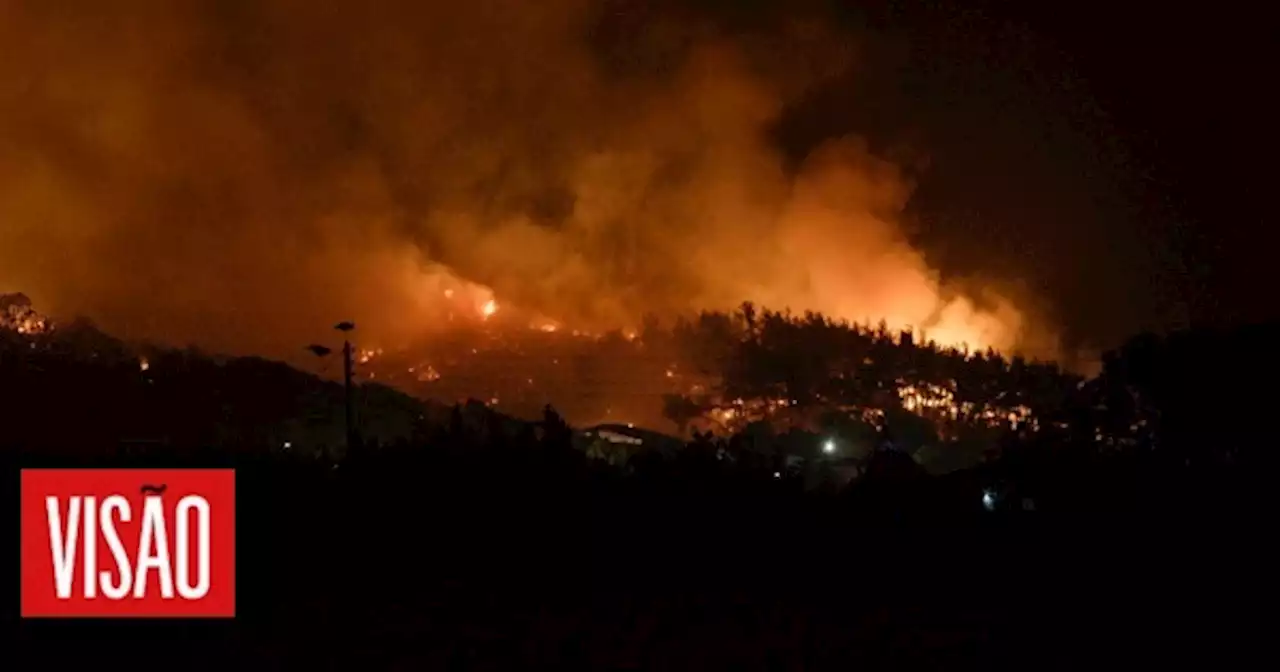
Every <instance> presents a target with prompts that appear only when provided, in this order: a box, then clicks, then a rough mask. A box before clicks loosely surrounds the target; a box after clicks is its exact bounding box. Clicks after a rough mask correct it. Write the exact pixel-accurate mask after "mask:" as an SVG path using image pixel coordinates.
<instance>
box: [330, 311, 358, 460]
mask: <svg viewBox="0 0 1280 672" xmlns="http://www.w3.org/2000/svg"><path fill="white" fill-rule="evenodd" d="M355 328H356V325H355V324H354V323H352V322H340V323H338V325H337V326H335V327H334V329H337V330H338V331H341V332H342V333H343V338H342V388H343V392H344V395H343V396H344V399H343V402H344V404H345V406H346V409H345V410H346V421H347V456H351V455H352V454H353V453H354V452H355V449H356V444H357V443H358V442H359V435H358V433H357V432H356V420H355V415H356V413H355V400H354V398H353V396H354V395H353V394H352V387H353V384H352V381H351V378H352V369H353V368H354V363H353V361H352V356H353V355H352V352H351V339H350V338H348V337H347V336H346V334H347V333H348V332H350V331H352V330H354V329H355Z"/></svg>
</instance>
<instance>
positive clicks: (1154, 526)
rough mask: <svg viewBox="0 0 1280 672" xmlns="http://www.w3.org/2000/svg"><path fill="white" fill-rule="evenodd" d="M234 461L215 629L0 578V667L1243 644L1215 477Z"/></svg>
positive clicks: (1215, 660)
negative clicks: (1043, 505)
mask: <svg viewBox="0 0 1280 672" xmlns="http://www.w3.org/2000/svg"><path fill="white" fill-rule="evenodd" d="M490 457H496V456H490ZM494 464H504V465H506V466H504V467H501V468H499V467H495V466H493V465H494ZM486 465H487V466H486ZM550 465H554V466H550ZM17 466H19V465H10V467H11V468H10V470H9V473H10V474H11V478H9V479H8V482H7V485H6V487H7V488H9V490H10V492H9V493H8V496H9V501H16V492H13V490H14V489H15V488H16V483H17V479H16V467H17ZM237 466H238V467H239V477H238V481H239V484H238V487H239V493H240V495H239V504H238V508H239V535H238V536H239V541H238V552H239V564H238V567H239V570H238V571H239V577H238V588H239V589H238V601H239V613H240V616H239V617H238V618H237V619H236V620H235V621H234V622H154V621H150V622H145V621H142V622H140V621H133V622H128V621H111V622H105V621H99V622H65V621H30V622H19V621H18V620H17V614H16V612H17V595H16V589H17V581H10V582H9V583H8V584H6V585H8V586H9V589H8V590H9V593H10V594H8V595H7V596H5V600H4V601H5V604H6V605H11V606H10V607H9V610H8V612H7V614H6V617H7V619H8V620H9V622H8V624H7V625H6V633H7V634H8V635H10V637H9V639H10V640H11V641H12V644H13V645H12V646H11V647H9V648H8V649H7V652H6V656H7V657H8V660H9V661H12V662H14V663H16V667H10V665H9V664H8V663H6V665H5V668H6V669H28V668H30V669H64V668H67V667H79V666H87V665H95V666H96V665H101V664H103V663H106V662H109V661H114V660H118V661H121V662H127V663H129V664H130V665H132V666H135V667H136V666H139V665H142V666H147V667H150V666H153V665H159V666H164V667H177V668H181V669H226V668H228V667H231V666H238V667H269V668H273V669H410V668H412V669H443V668H449V669H494V670H509V669H524V668H529V667H540V668H545V669H564V668H578V669H583V668H591V669H607V668H625V669H640V668H644V669H663V670H671V669H723V668H733V669H761V670H765V669H767V670H773V669H854V667H855V666H871V667H876V668H882V667H883V668H902V667H911V668H916V667H931V668H948V669H950V668H957V667H970V666H974V665H979V664H981V665H984V666H991V665H996V666H1002V667H1004V666H1007V667H1016V668H1018V669H1079V668H1080V667H1082V666H1085V665H1103V664H1105V665H1130V666H1131V665H1143V666H1147V665H1164V664H1168V663H1170V662H1182V663H1191V664H1199V665H1203V664H1208V665H1212V666H1213V667H1214V668H1215V669H1222V668H1224V667H1232V666H1234V665H1233V663H1234V661H1236V660H1237V659H1242V658H1244V657H1246V656H1251V655H1252V654H1251V653H1250V651H1251V647H1250V646H1249V645H1248V642H1251V641H1252V642H1260V641H1264V638H1263V637H1262V634H1263V633H1261V632H1260V630H1261V623H1263V621H1262V620H1261V618H1260V615H1261V614H1264V613H1266V609H1265V608H1264V604H1265V603H1266V602H1267V598H1266V594H1267V591H1266V590H1265V588H1264V586H1265V585H1267V583H1266V582H1262V581H1260V580H1259V579H1258V577H1259V576H1261V573H1260V568H1262V567H1265V566H1266V565H1267V564H1268V562H1269V561H1268V560H1266V558H1269V557H1270V556H1271V554H1270V553H1269V551H1267V550H1266V549H1267V548H1268V547H1269V539H1268V536H1269V535H1268V529H1269V528H1268V527H1267V526H1265V525H1259V524H1258V523H1257V522H1256V521H1254V520H1252V518H1253V517H1252V516H1251V515H1249V511H1250V508H1249V507H1251V506H1253V504H1252V503H1251V502H1249V501H1247V499H1246V498H1244V497H1243V495H1242V494H1241V493H1244V492H1249V489H1248V488H1247V487H1245V486H1244V485H1242V484H1241V483H1240V482H1238V481H1227V480H1222V479H1218V480H1216V481H1212V482H1210V481H1207V480H1204V479H1200V480H1198V481H1196V482H1194V483H1193V482H1190V481H1188V482H1187V483H1183V484H1182V485H1180V486H1178V487H1174V486H1168V487H1165V488H1164V489H1162V490H1160V492H1159V493H1158V496H1157V494H1152V495H1151V498H1150V499H1149V500H1147V501H1135V498H1132V497H1130V498H1128V500H1127V501H1126V502H1124V503H1123V505H1121V504H1120V503H1116V504H1115V505H1114V506H1105V505H1103V504H1105V503H1100V504H1099V505H1098V506H1095V507H1091V509H1092V510H1089V511H1086V510H1084V509H1083V508H1077V509H1074V510H1063V509H1059V510H1056V511H1055V510H1053V509H1052V507H1049V509H1050V510H1048V511H1043V512H1037V513H1035V514H1026V513H1013V512H1007V513H1003V514H1000V513H995V514H993V513H988V512H986V511H983V510H982V508H981V506H980V505H978V504H977V501H978V494H977V491H975V490H973V488H972V487H971V486H973V484H971V483H966V482H963V480H962V479H960V480H955V479H953V481H951V482H946V483H944V482H942V481H938V480H936V479H935V480H931V481H928V482H919V483H913V484H911V485H909V486H902V487H901V488H900V489H897V490H894V489H884V490H882V491H880V492H879V494H875V495H867V494H865V493H863V494H861V495H856V496H855V495H853V494H849V493H846V494H844V495H843V496H840V497H836V498H814V497H811V496H802V495H800V494H797V493H796V492H794V491H793V490H792V489H790V488H789V487H788V486H787V485H786V484H785V483H775V484H770V483H762V482H754V481H750V482H749V481H743V482H737V481H734V482H727V481H718V480H715V479H714V478H713V479H711V480H709V481H705V482H693V481H691V480H689V479H685V480H681V479H677V478H664V479H650V480H646V479H644V478H639V477H631V478H624V477H621V476H619V475H610V474H603V473H593V472H590V471H589V470H587V469H586V468H585V467H583V466H582V465H581V464H577V463H575V464H572V465H566V464H557V463H556V460H555V457H554V456H552V457H551V458H548V457H547V456H545V455H542V456H536V457H528V456H526V457H523V458H522V457H520V456H516V457H512V456H510V455H508V456H506V457H504V460H503V461H502V462H500V463H491V462H488V461H487V458H479V457H475V458H467V459H464V460H460V459H454V458H445V457H441V456H439V455H436V456H434V457H430V456H425V455H424V456H418V457H412V458H405V457H403V456H402V457H399V458H395V459H391V460H386V461H370V462H369V463H367V464H361V463H351V464H348V465H344V466H343V467H342V468H339V469H337V470H334V469H332V468H330V467H327V466H321V465H311V466H300V465H280V464H268V463H241V464H239V465H237ZM1082 487H1086V488H1088V487H1091V486H1090V485H1089V484H1083V486H1082ZM1100 493H1101V491H1100ZM1101 496H1103V495H1102V494H1100V495H1099V497H1101ZM1138 499H1139V500H1141V498H1138ZM14 524H16V520H14V519H12V518H11V519H10V525H14ZM8 535H9V536H8V538H10V539H16V538H17V531H16V529H13V530H10V531H9V532H8ZM8 557H9V558H16V553H11V554H9V556H8ZM10 562H11V563H12V562H13V560H11V561H10ZM16 569H17V568H16V567H12V568H11V570H10V571H12V573H11V574H10V576H14V577H15V578H16V576H17V571H16ZM1250 624H1255V625H1252V626H1251V625H1250Z"/></svg>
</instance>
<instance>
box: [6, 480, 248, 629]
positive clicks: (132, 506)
mask: <svg viewBox="0 0 1280 672" xmlns="http://www.w3.org/2000/svg"><path fill="white" fill-rule="evenodd" d="M235 532H236V477H235V470H234V469H24V470H23V471H22V616H23V618H41V617H43V618H50V617H72V618H113V617H133V618H231V617H234V616H235V613H236V567H235V558H236V549H235V541H236V539H235ZM86 542H91V543H86Z"/></svg>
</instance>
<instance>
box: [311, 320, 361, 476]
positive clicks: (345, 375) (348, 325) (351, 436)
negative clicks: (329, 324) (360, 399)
mask: <svg viewBox="0 0 1280 672" xmlns="http://www.w3.org/2000/svg"><path fill="white" fill-rule="evenodd" d="M355 328H356V325H355V323H354V322H339V323H338V324H337V325H335V326H334V329H337V330H338V331H341V332H342V334H343V337H342V391H343V407H344V411H345V413H344V416H345V420H346V430H347V455H351V454H352V451H354V450H355V447H356V444H357V443H359V434H358V432H357V431H356V421H355V400H354V398H353V394H352V389H353V388H354V383H353V382H352V371H353V368H354V363H353V361H352V352H351V339H350V338H349V337H348V336H347V334H348V333H349V332H351V331H354V330H355ZM307 349H308V350H310V351H311V352H312V353H313V354H315V355H316V356H317V357H325V356H327V355H329V354H330V353H332V352H333V351H332V350H330V349H329V348H327V347H325V346H323V345H310V346H307Z"/></svg>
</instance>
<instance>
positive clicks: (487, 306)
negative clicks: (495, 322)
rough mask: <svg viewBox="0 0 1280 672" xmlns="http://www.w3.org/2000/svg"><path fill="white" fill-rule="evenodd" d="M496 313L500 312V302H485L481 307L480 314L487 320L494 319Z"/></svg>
mask: <svg viewBox="0 0 1280 672" xmlns="http://www.w3.org/2000/svg"><path fill="white" fill-rule="evenodd" d="M496 312H498V302H497V301H494V300H493V299H489V300H488V301H485V302H484V305H483V306H481V307H480V314H481V315H483V316H484V319H486V320H487V319H489V318H490V317H493V314H494V313H496Z"/></svg>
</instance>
